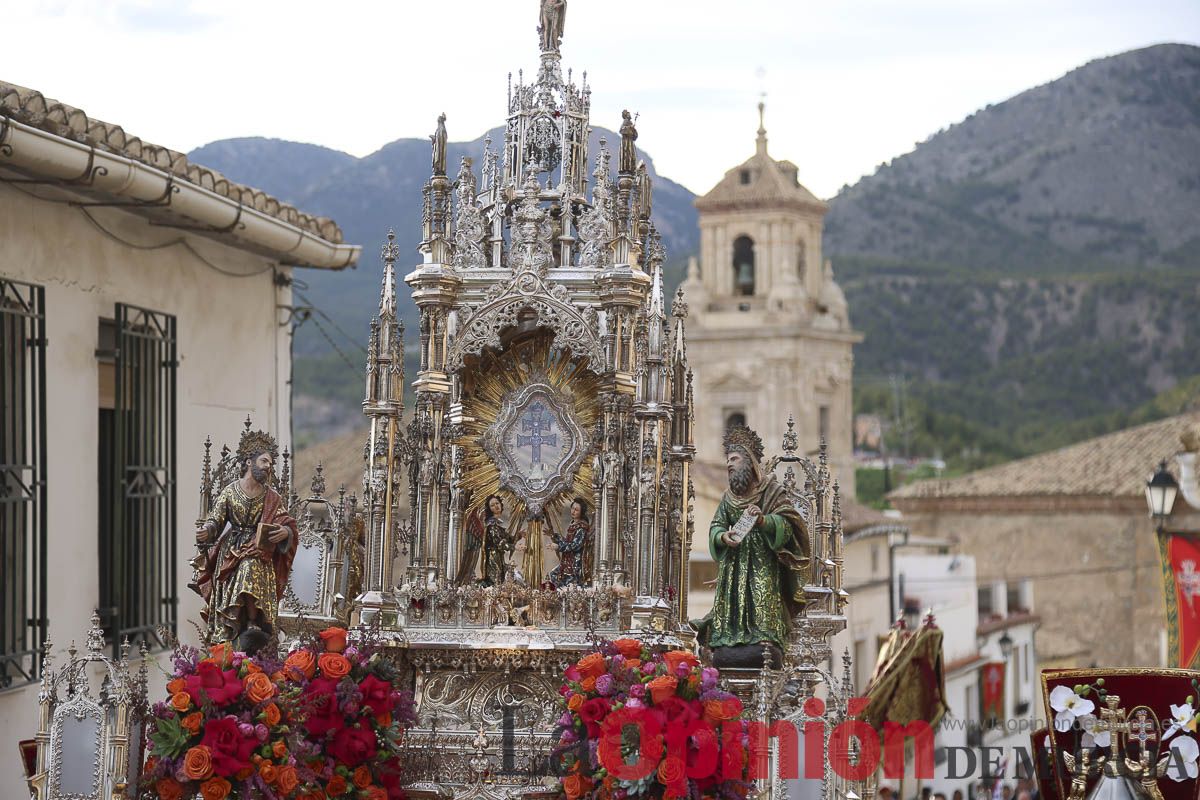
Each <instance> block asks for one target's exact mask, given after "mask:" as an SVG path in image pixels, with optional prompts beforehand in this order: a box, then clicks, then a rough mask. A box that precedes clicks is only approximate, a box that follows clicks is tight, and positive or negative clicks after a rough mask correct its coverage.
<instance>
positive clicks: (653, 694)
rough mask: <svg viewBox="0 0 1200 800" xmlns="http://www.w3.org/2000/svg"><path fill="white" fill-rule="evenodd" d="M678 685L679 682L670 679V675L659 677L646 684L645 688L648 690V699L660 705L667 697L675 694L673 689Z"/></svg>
mask: <svg viewBox="0 0 1200 800" xmlns="http://www.w3.org/2000/svg"><path fill="white" fill-rule="evenodd" d="M678 685H679V681H678V680H676V679H675V678H672V677H671V676H670V675H659V676H658V677H657V678H655V679H654V680H652V681H650V682H649V683H648V684H646V688H647V689H649V690H650V698H651V699H652V700H653V701H654V702H655V703H661V702H662V701H663V700H666V699H667V698H668V697H671V696H672V695H674V694H675V688H676V687H677V686H678Z"/></svg>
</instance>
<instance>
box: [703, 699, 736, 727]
mask: <svg viewBox="0 0 1200 800" xmlns="http://www.w3.org/2000/svg"><path fill="white" fill-rule="evenodd" d="M741 713H742V710H741V702H740V701H739V702H738V703H736V704H734V703H728V702H726V701H724V700H705V701H704V716H705V717H706V718H708V719H711V720H714V721H717V722H722V721H725V720H730V719H737V718H738V715H739V714H741Z"/></svg>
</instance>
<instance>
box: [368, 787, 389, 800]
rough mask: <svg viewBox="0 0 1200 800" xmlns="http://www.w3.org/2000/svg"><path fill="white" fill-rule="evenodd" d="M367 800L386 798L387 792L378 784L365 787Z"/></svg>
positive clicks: (384, 799) (386, 799)
mask: <svg viewBox="0 0 1200 800" xmlns="http://www.w3.org/2000/svg"><path fill="white" fill-rule="evenodd" d="M367 800H388V795H387V792H386V791H384V790H383V789H380V788H379V787H378V786H372V787H371V788H369V789H367Z"/></svg>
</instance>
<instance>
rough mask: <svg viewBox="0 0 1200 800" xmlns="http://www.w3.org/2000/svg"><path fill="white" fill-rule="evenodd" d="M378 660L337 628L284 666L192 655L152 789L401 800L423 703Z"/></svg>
mask: <svg viewBox="0 0 1200 800" xmlns="http://www.w3.org/2000/svg"><path fill="white" fill-rule="evenodd" d="M398 677H399V676H398V675H397V674H396V672H395V671H394V669H393V667H392V666H391V664H390V663H389V662H388V661H386V660H385V659H384V658H383V657H382V655H381V653H380V652H379V650H378V648H376V647H373V646H372V645H370V644H366V643H364V644H362V645H360V646H352V645H349V644H348V642H347V632H346V630H345V629H343V628H329V629H327V630H325V631H322V632H321V633H320V638H319V640H314V641H313V642H310V643H306V644H304V645H302V646H300V647H298V648H297V649H295V650H293V651H292V652H291V653H289V654H288V655H287V657H286V659H285V660H283V661H279V660H278V659H277V658H275V657H272V656H270V655H263V654H259V655H256V656H253V657H251V656H247V655H246V654H245V653H241V652H236V651H234V650H232V649H231V648H230V647H229V646H228V645H218V646H216V647H214V648H212V649H211V651H210V652H209V653H208V654H207V655H205V654H204V653H202V652H201V651H198V650H196V649H194V648H189V647H180V648H179V649H178V650H177V651H176V653H175V658H174V671H173V673H172V675H171V679H170V681H169V682H168V684H167V691H168V693H169V695H170V697H169V699H168V700H167V701H166V702H161V703H157V704H156V705H155V706H154V714H153V719H152V720H151V727H150V735H149V750H150V758H149V759H148V760H147V762H146V766H145V770H144V783H145V785H146V787H147V789H148V791H150V793H151V795H152V796H156V797H159V798H161V800H182V798H185V797H186V798H193V797H199V798H202V799H203V800H224V798H226V797H234V798H252V797H253V798H259V797H261V798H267V800H325V798H326V797H333V798H347V800H350V799H351V798H352V799H353V800H401V799H402V798H403V797H404V793H403V791H402V790H401V789H400V758H399V754H400V738H401V736H402V735H403V732H404V729H405V728H406V727H407V726H408V725H409V724H411V722H412V721H413V719H414V710H413V702H412V696H411V694H409V693H407V692H403V691H401V690H400V689H399V682H398Z"/></svg>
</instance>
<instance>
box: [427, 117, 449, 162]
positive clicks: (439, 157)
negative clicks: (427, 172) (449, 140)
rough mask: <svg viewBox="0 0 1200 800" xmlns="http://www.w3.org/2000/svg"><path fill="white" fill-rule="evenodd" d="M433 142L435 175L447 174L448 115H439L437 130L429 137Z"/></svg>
mask: <svg viewBox="0 0 1200 800" xmlns="http://www.w3.org/2000/svg"><path fill="white" fill-rule="evenodd" d="M429 140H430V141H431V142H433V174H434V175H445V174H446V115H445V113H442V114H439V115H438V121H437V130H435V131H434V132H433V134H432V135H431V136H430V137H429Z"/></svg>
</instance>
